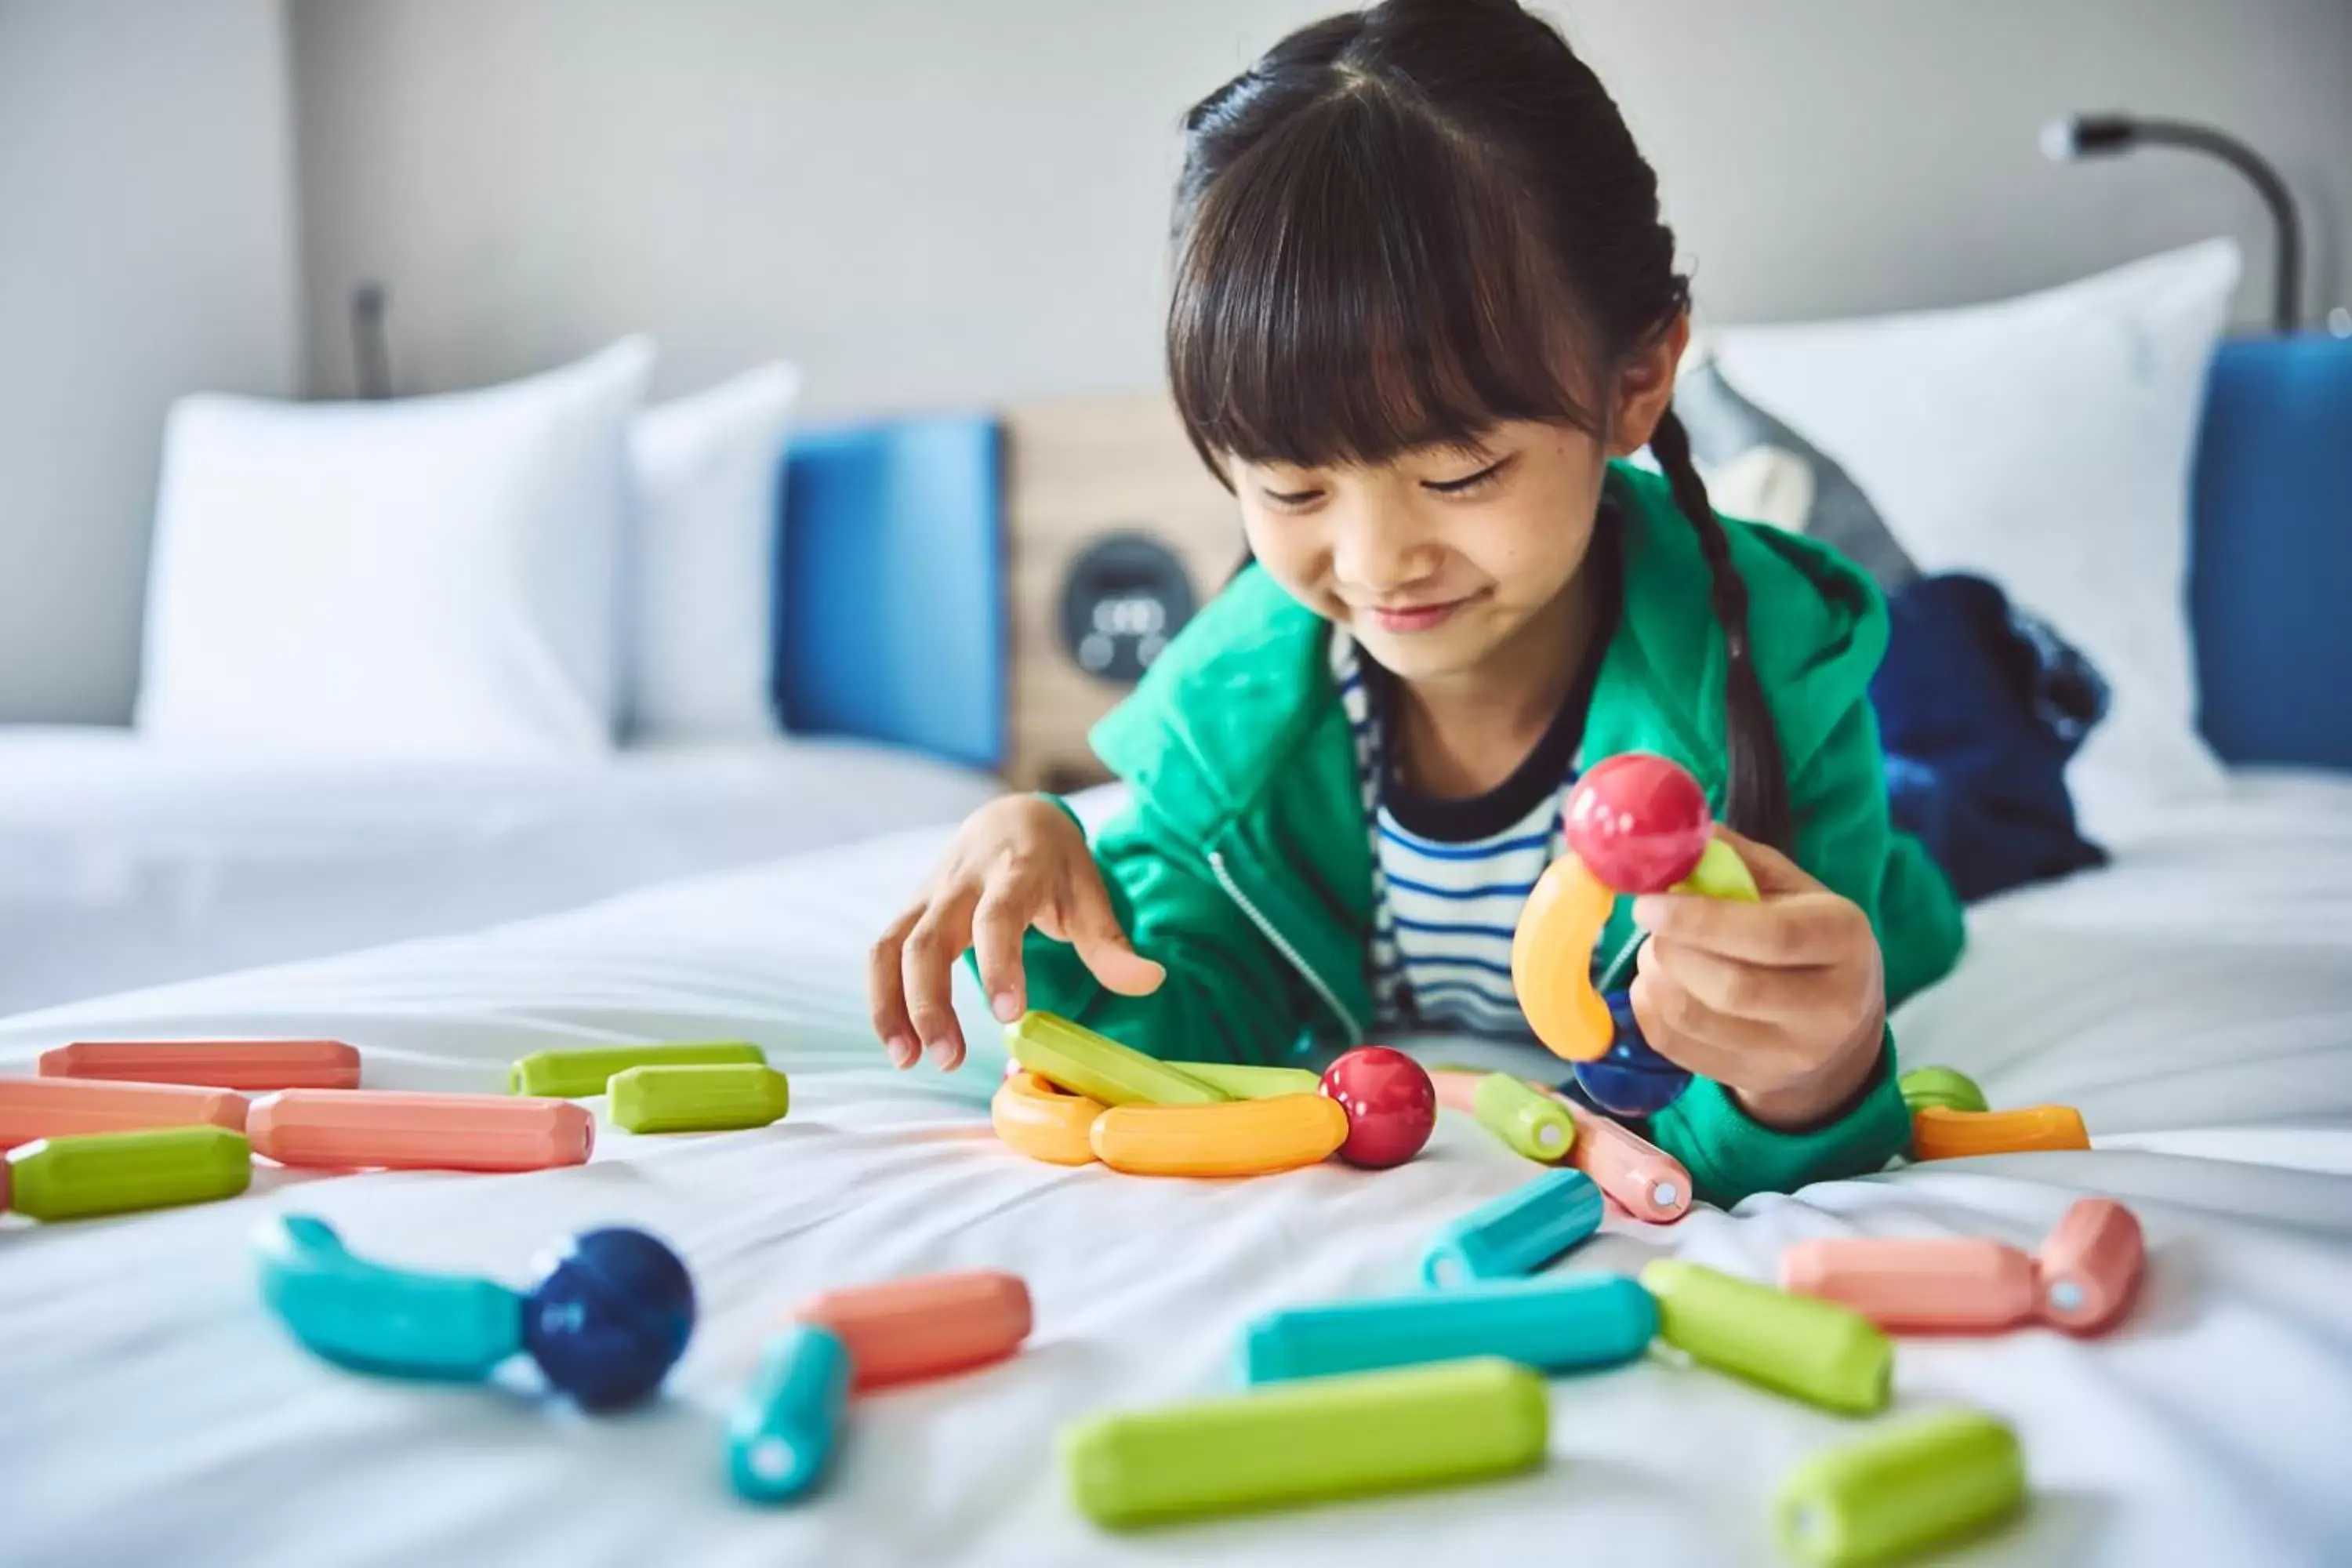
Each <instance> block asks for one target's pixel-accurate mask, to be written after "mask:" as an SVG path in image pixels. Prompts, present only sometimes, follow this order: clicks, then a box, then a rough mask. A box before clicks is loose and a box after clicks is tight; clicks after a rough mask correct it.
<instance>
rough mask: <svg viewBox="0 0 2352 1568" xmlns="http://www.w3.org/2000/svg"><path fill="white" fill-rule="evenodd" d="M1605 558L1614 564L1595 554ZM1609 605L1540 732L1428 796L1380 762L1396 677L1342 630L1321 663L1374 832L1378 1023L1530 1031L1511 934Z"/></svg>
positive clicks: (1546, 840)
mask: <svg viewBox="0 0 2352 1568" xmlns="http://www.w3.org/2000/svg"><path fill="white" fill-rule="evenodd" d="M1612 565H1613V563H1612V562H1608V561H1605V560H1604V561H1603V562H1602V563H1601V566H1602V569H1603V570H1608V569H1610V567H1611V566H1612ZM1606 611H1607V613H1606V614H1605V615H1604V618H1603V621H1602V624H1601V626H1600V627H1599V628H1598V631H1599V634H1600V635H1599V636H1598V637H1596V638H1595V640H1594V647H1593V652H1592V654H1591V657H1590V658H1588V659H1587V661H1586V662H1587V668H1586V670H1585V672H1584V674H1583V676H1582V677H1581V678H1580V679H1578V680H1577V681H1576V682H1575V684H1574V685H1573V686H1572V687H1571V688H1570V691H1569V694H1568V699H1567V700H1566V701H1565V702H1564V703H1562V705H1561V707H1560V711H1559V714H1558V715H1557V716H1556V717H1555V718H1554V719H1553V721H1552V723H1551V726H1550V728H1549V730H1548V731H1546V733H1545V735H1544V737H1543V739H1542V740H1541V741H1539V742H1537V744H1536V748H1535V750H1534V751H1533V752H1530V753H1529V755H1528V758H1527V760H1526V761H1525V762H1523V763H1521V764H1520V765H1519V767H1518V768H1517V770H1516V771H1515V772H1514V773H1512V775H1511V777H1510V778H1508V779H1507V780H1505V781H1504V782H1503V783H1502V784H1500V785H1498V786H1497V787H1496V789H1495V790H1493V791H1492V792H1490V793H1489V794H1486V795H1481V796H1479V797H1477V798H1476V799H1474V800H1460V801H1449V800H1433V799H1430V798H1428V797H1425V796H1420V795H1415V794H1413V793H1412V791H1411V790H1409V789H1408V788H1407V787H1406V786H1405V785H1404V784H1403V783H1402V781H1401V780H1400V779H1399V777H1398V776H1397V772H1396V770H1395V769H1393V768H1392V767H1391V765H1390V763H1389V752H1390V750H1391V746H1390V736H1391V734H1392V733H1393V732H1394V721H1393V708H1394V703H1393V701H1392V700H1391V691H1392V683H1393V680H1394V678H1393V677H1391V676H1390V675H1389V674H1388V673H1387V672H1386V671H1385V670H1383V669H1381V668H1380V667H1379V666H1378V665H1376V664H1374V663H1372V662H1371V661H1370V659H1368V658H1364V657H1363V655H1362V654H1361V652H1360V650H1359V649H1358V648H1357V647H1356V644H1355V640H1354V639H1353V638H1351V637H1348V636H1347V635H1346V634H1344V633H1341V634H1339V635H1336V636H1334V637H1332V639H1331V674H1332V678H1333V679H1334V681H1335V682H1336V684H1337V685H1338V687H1339V701H1340V705H1341V706H1342V707H1343V708H1344V709H1345V710H1347V714H1348V722H1349V727H1350V728H1351V729H1352V730H1353V731H1354V732H1355V737H1356V773H1357V776H1358V778H1360V780H1361V781H1362V785H1363V791H1364V816H1365V819H1366V820H1367V821H1368V822H1370V824H1371V834H1372V910H1373V915H1372V951H1371V955H1370V961H1371V962H1370V969H1371V984H1372V998H1373V1003H1374V1005H1375V1008H1376V1010H1377V1012H1378V1015H1379V1018H1378V1023H1379V1026H1381V1027H1382V1028H1408V1029H1409V1028H1416V1027H1419V1028H1448V1027H1450V1028H1460V1029H1466V1030H1469V1031H1472V1032H1473V1033H1476V1034H1482V1035H1506V1036H1514V1037H1529V1036H1531V1034H1532V1031H1531V1030H1529V1028H1528V1022H1527V1018H1526V1016H1525V1015H1523V1014H1522V1013H1521V1012H1520V1011H1519V1004H1518V998H1517V994H1516V992H1515V991H1514V989H1513V987H1512V984H1511V936H1512V933H1513V932H1514V931H1516V930H1517V926H1518V921H1519V910H1521V908H1522V907H1524V906H1525V904H1526V903H1527V900H1528V894H1529V893H1530V892H1532V891H1534V890H1535V885H1536V880H1537V879H1538V878H1539V877H1541V876H1542V875H1543V873H1544V868H1546V867H1548V866H1549V865H1550V864H1551V862H1552V860H1553V858H1555V857H1557V856H1558V855H1559V853H1560V852H1561V851H1562V850H1563V849H1564V848H1565V847H1566V837H1565V833H1564V830H1563V826H1562V822H1563V819H1562V816H1561V811H1560V808H1561V806H1562V805H1563V804H1564V798H1563V797H1564V796H1565V795H1567V793H1568V790H1569V788H1570V785H1572V784H1575V782H1576V777H1577V773H1578V771H1579V769H1580V766H1581V758H1580V746H1581V742H1582V740H1583V734H1584V715H1585V710H1586V709H1587V708H1588V707H1589V706H1590V705H1591V700H1592V685H1593V677H1594V674H1595V672H1596V671H1597V668H1598V666H1599V663H1600V658H1601V650H1602V649H1603V648H1604V647H1606V645H1607V639H1608V637H1609V635H1610V634H1612V633H1613V632H1614V630H1615V614H1614V611H1615V605H1614V604H1613V602H1612V603H1611V604H1609V605H1607V606H1606Z"/></svg>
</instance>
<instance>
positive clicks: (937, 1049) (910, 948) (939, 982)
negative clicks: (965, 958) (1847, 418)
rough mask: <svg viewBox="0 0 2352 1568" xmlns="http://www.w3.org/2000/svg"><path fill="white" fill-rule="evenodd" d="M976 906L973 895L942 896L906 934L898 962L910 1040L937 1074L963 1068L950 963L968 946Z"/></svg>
mask: <svg viewBox="0 0 2352 1568" xmlns="http://www.w3.org/2000/svg"><path fill="white" fill-rule="evenodd" d="M979 902H980V895H979V892H978V890H977V889H971V888H955V889H948V890H945V891H943V892H942V893H941V894H940V896H939V897H938V898H936V899H934V900H932V901H931V905H930V908H929V909H928V910H925V911H924V912H923V915H922V918H921V919H919V920H918V921H916V922H915V926H914V929H913V930H912V931H908V933H907V941H906V946H905V949H904V952H903V955H902V957H901V959H900V962H899V966H898V972H899V974H900V975H901V977H902V978H903V981H904V983H905V985H906V988H907V1013H908V1018H909V1019H910V1020H911V1021H912V1023H913V1024H914V1026H915V1037H916V1038H917V1039H919V1040H920V1041H921V1042H922V1045H923V1049H924V1050H926V1051H927V1052H929V1054H930V1058H931V1060H932V1062H933V1063H934V1064H936V1065H937V1066H938V1067H939V1068H940V1069H941V1070H942V1071H951V1070H953V1069H954V1068H957V1067H959V1066H961V1065H962V1062H963V1055H964V1040H963V1026H961V1025H960V1024H958V1023H957V1022H956V1016H955V1005H954V1001H953V994H954V985H955V961H956V959H957V958H958V957H959V956H961V954H962V952H963V950H964V949H965V948H966V947H968V946H970V945H971V915H972V910H973V908H974V907H975V906H976V905H977V904H978V903H979Z"/></svg>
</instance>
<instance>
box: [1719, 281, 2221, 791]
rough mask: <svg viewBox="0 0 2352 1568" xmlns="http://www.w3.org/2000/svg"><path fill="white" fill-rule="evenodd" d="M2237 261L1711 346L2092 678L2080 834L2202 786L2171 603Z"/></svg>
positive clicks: (2202, 762) (2186, 666)
mask: <svg viewBox="0 0 2352 1568" xmlns="http://www.w3.org/2000/svg"><path fill="white" fill-rule="evenodd" d="M2238 269H2239V257H2238V248H2237V247H2236V246H2235V245H2234V244H2233V243H2231V242H2230V241H2228V240H2209V241H2207V242H2205V243H2204V244H2201V245H2196V246H2191V247H2189V248H2187V249H2184V250H2178V251H2173V252H2170V253H2168V254H2167V255H2163V256H2157V257H2151V258H2148V259H2147V260H2144V261H2138V262H2135V263H2133V264H2132V265H2130V266H2128V267H2123V268H2117V269H2116V270H2115V271H2113V272H2107V273H2102V274H2100V275H2099V276H2097V277H2095V278H2089V279H2084V280H2082V281H2081V282H2077V283H2072V284H2068V285H2066V286H2065V287H2063V288H2059V289H2050V290H2048V291H2046V292H2043V293H2040V294H2028V295H2024V296H2022V297H2021V298H2019V299H2015V300H2003V301H2001V302H2000V303H1997V304H1991V305H1979V306H1972V307H1969V308H1967V309H1963V310H1931V311H1922V312H1919V313H1917V314H1912V315H1901V316H1884V317H1879V318H1875V319H1872V320H1864V321H1832V322H1824V323H1820V324H1814V325H1801V326H1780V327H1750V328H1745V329H1736V330H1732V331H1724V332H1721V333H1719V334H1717V340H1716V346H1717V353H1719V354H1720V355H1721V356H1722V363H1723V367H1724V373H1725V374H1726V375H1727V377H1729V378H1730V380H1731V381H1732V382H1733V384H1736V385H1737V386H1738V388H1739V389H1740V390H1741V391H1742V392H1743V393H1745V394H1747V395H1748V396H1750V397H1752V398H1754V399H1755V401H1756V402H1757V403H1758V404H1759V405H1762V406H1764V407H1766V408H1769V409H1770V410H1771V411H1772V412H1773V413H1774V414H1776V415H1778V416H1780V417H1781V418H1782V419H1784V420H1786V421H1787V422H1788V423H1789V424H1790V426H1794V427H1795V428H1796V429H1798V430H1800V431H1801V432H1802V433H1803V434H1804V436H1805V437H1806V439H1808V440H1809V441H1812V442H1814V443H1816V444H1818V445H1819V446H1820V447H1821V448H1822V450H1823V451H1825V452H1827V453H1828V454H1829V455H1830V456H1832V457H1833V458H1836V459H1837V461H1838V462H1839V463H1841V464H1842V465H1843V466H1844V468H1846V470H1847V471H1848V472H1849V473H1850V474H1852V475H1853V479H1854V480H1855V481H1856V482H1857V483H1859V484H1860V485H1861V487H1862V489H1864V491H1865V492H1866V493H1867V494H1868V495H1869V497H1870V499H1871V500H1873V501H1874V502H1875V503H1876V505H1877V507H1878V509H1879V510H1880V512H1881V513H1882V514H1883V515H1884V516H1885V520H1886V525H1887V527H1888V528H1889V529H1890V530H1891V531H1893V533H1894V535H1895V538H1896V539H1897V540H1898V541H1900V542H1902V544H1903V546H1904V548H1905V549H1906V551H1907V552H1909V553H1910V554H1911V556H1912V557H1913V558H1914V559H1915V560H1916V561H1917V562H1918V563H1919V565H1920V566H1921V568H1922V569H1923V570H1927V571H1930V572H1946V571H1959V572H1972V573H1976V574H1980V575H1982V576H1985V577H1989V578H1990V579H1991V580H1992V581H1994V582H1995V583H1997V584H2000V586H2001V587H2002V588H2004V589H2006V590H2007V591H2008V593H2009V595H2010V596H2011V598H2012V599H2013V600H2014V601H2015V602H2016V603H2018V604H2019V605H2023V606H2025V607H2026V608H2028V609H2030V610H2032V612H2033V613H2034V614H2035V615H2037V616H2041V617H2042V619H2044V620H2046V621H2048V622H2049V623H2050V625H2051V626H2052V627H2053V629H2055V630H2056V631H2057V633H2058V635H2059V636H2061V637H2065V638H2067V639H2068V640H2070V641H2072V642H2074V643H2075V644H2076V645H2077V646H2079V647H2081V648H2082V649H2083V651H2084V653H2086V654H2088V655H2089V656H2090V658H2091V659H2092V661H2093V662H2094V663H2095V664H2096V665H2097V666H2098V668H2099V670H2100V672H2101V673H2102V674H2104V675H2105V677H2106V679H2107V680H2108V681H2109V683H2110V684H2111V686H2112V687H2113V698H2114V704H2113V707H2112V709H2111V710H2110V711H2109V714H2108V717H2107V718H2106V720H2105V722H2103V723H2102V724H2100V725H2099V726H2098V728H2096V729H2095V730H2094V731H2092V732H2091V736H2090V738H2089V740H2088V741H2087V742H2085V743H2084V748H2083V751H2082V752H2081V753H2080V754H2079V755H2078V756H2077V757H2076V759H2075V762H2074V765H2073V767H2072V768H2071V769H2070V771H2069V773H2068V783H2069V784H2070V786H2071V787H2072V788H2073V790H2074V797H2075V805H2076V809H2077V811H2078V813H2079V815H2080V816H2081V817H2082V819H2083V821H2084V826H2085V828H2086V830H2087V831H2088V832H2090V833H2091V834H2092V835H2093V836H2094V837H2097V836H2098V835H2099V834H2101V833H2103V832H2112V831H2114V830H2115V829H2116V828H2117V827H2119V826H2122V825H2123V823H2124V821H2125V820H2126V818H2127V817H2129V816H2133V815H2136V814H2137V813H2138V812H2139V811H2141V810H2143V809H2145V808H2146V807H2147V806H2148V805H2153V804H2156V803H2157V802H2158V801H2160V800H2163V799H2166V798H2177V797H2180V796H2185V795H2196V794H2201V793H2210V792H2211V791H2213V790H2216V789H2218V788H2219V787H2220V785H2221V780H2222V773H2221V764H2220V763H2219V762H2217V761H2216V760H2215V758H2214V756H2213V753H2212V752H2210V750H2208V749H2207V747H2206V745H2205V743H2204V742H2203V740H2202V739H2200V737H2199V735H2198V733H2197V731H2196V727H2195V721H2194V714H2195V695H2194V690H2193V686H2192V674H2191V672H2192V670H2193V668H2194V666H2193V664H2192V663H2191V660H2190V658H2189V625H2188V615H2187V608H2186V605H2185V602H2184V598H2185V591H2186V582H2187V573H2188V550H2189V467H2190V463H2191V459H2192V456H2193V445H2194V440H2195V436H2196V431H2197V426H2198V421H2199V418H2200V415H2201V413H2202V410H2203V405H2204V394H2205V374H2206V368H2207V366H2208V365H2209V363H2210V362H2211V360H2212V357H2213V351H2214V347H2215V345H2216V343H2217V342H2219V340H2220V338H2221V329H2222V325H2223V322H2224V321H2225V320H2226V317H2227V313H2228V308H2229V302H2230V296H2231V290H2232V289H2234V288H2235V287H2236V284H2237V280H2238Z"/></svg>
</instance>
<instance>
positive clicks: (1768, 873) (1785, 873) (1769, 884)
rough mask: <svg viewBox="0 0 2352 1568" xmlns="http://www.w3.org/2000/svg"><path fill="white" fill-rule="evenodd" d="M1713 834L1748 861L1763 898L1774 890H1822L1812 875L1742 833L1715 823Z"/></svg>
mask: <svg viewBox="0 0 2352 1568" xmlns="http://www.w3.org/2000/svg"><path fill="white" fill-rule="evenodd" d="M1715 836H1716V837H1717V838H1720V839H1722V840H1723V841H1724V842H1725V843H1726V844H1728V845H1730V846H1731V847H1733V848H1734V849H1737V850H1738V851H1739V858H1741V859H1742V860H1745V861H1746V862H1747V863H1748V875H1749V876H1751V877H1753V878H1755V879H1756V890H1757V892H1759V893H1760V894H1761V895H1763V896H1764V897H1765V898H1768V899H1769V898H1771V897H1772V896H1773V895H1774V894H1776V893H1818V892H1821V891H1822V890H1823V889H1822V884H1821V882H1820V880H1819V879H1816V878H1815V877H1814V876H1813V874H1812V873H1811V872H1810V871H1808V870H1806V869H1805V868H1803V867H1802V866H1800V865H1798V864H1797V863H1796V862H1795V861H1794V860H1791V859H1790V858H1788V857H1787V856H1786V855H1783V854H1781V853H1780V851H1779V850H1778V849H1775V848H1773V847H1771V846H1770V845H1769V844H1760V843H1759V842H1757V841H1756V840H1755V839H1753V838H1750V837H1748V836H1747V835H1746V834H1744V833H1737V832H1734V831H1733V830H1732V829H1730V828H1728V827H1726V826H1723V825H1722V824H1721V823H1717V824H1716V827H1715Z"/></svg>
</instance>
